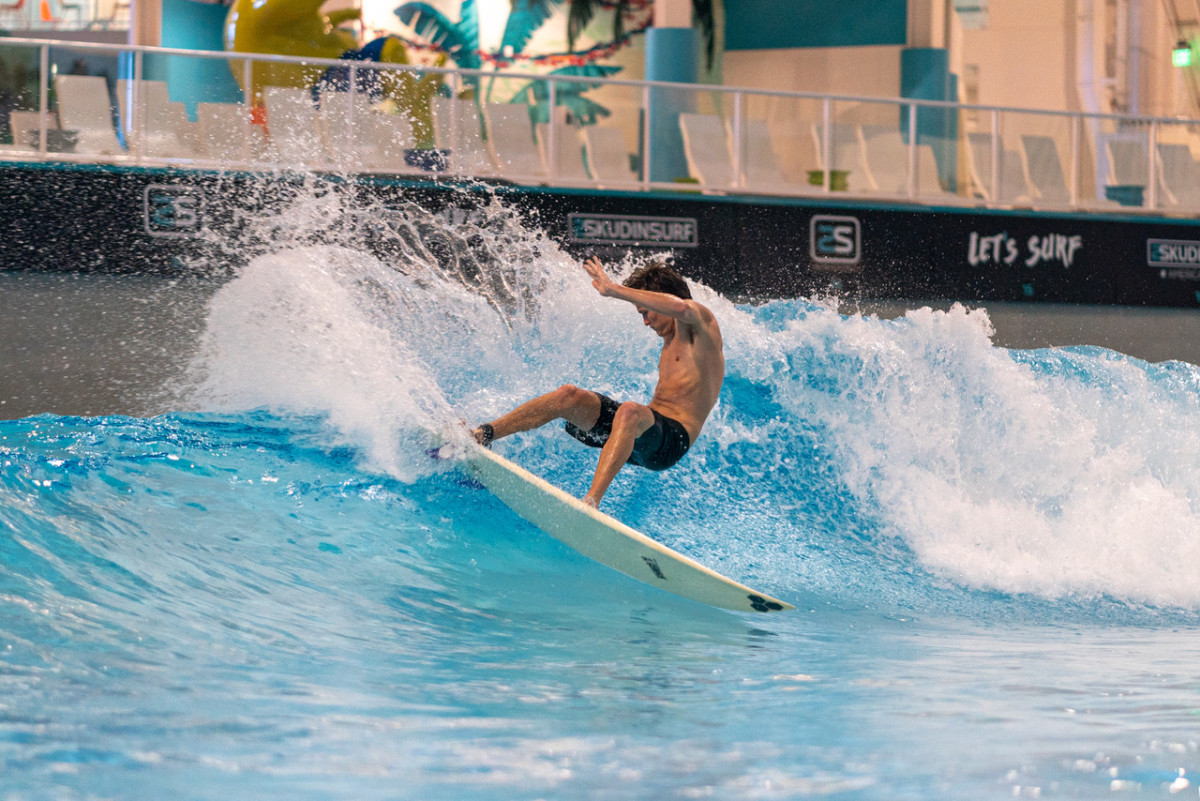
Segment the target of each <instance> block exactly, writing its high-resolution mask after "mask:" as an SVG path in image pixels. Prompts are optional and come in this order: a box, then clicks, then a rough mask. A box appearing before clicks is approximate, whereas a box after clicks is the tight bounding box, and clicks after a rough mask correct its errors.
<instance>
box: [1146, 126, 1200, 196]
mask: <svg viewBox="0 0 1200 801" xmlns="http://www.w3.org/2000/svg"><path fill="white" fill-rule="evenodd" d="M1198 153H1200V123H1196V122H1177V123H1176V122H1172V123H1160V124H1159V126H1158V131H1157V137H1156V139H1155V153H1154V156H1155V172H1156V176H1157V181H1158V183H1157V186H1156V189H1157V194H1156V196H1155V200H1156V202H1157V207H1158V208H1161V209H1164V210H1166V211H1170V212H1178V213H1181V214H1194V213H1196V212H1197V211H1200V164H1198V163H1197V160H1196V154H1198Z"/></svg>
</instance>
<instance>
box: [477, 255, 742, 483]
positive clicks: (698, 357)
mask: <svg viewBox="0 0 1200 801" xmlns="http://www.w3.org/2000/svg"><path fill="white" fill-rule="evenodd" d="M583 268H584V270H586V271H587V273H588V275H589V276H591V278H592V286H593V287H595V288H596V291H597V292H599V293H600V294H601V295H602V296H603V297H606V298H617V299H618V300H623V301H626V302H627V303H632V304H633V305H634V307H635V308H636V309H637V311H638V313H639V314H640V315H642V322H643V324H644V325H646V326H648V327H650V328H651V329H653V331H654V333H655V334H657V335H658V336H659V337H661V338H662V354H661V355H660V356H659V359H658V385H657V386H656V387H655V388H654V397H653V398H651V399H650V403H649V404H647V405H643V404H640V403H636V402H634V401H625V402H624V403H618V402H617V401H615V400H613V399H612V398H610V397H608V396H607V395H601V394H600V393H598V392H592V391H591V390H586V389H581V388H579V387H576V386H573V385H571V384H564V385H563V386H561V387H559V388H558V389H556V390H554V391H553V392H548V393H546V394H545V395H541V396H539V397H536V398H534V399H533V400H530V401H527V402H526V403H523V404H521V405H520V406H518V407H517V408H516V409H513V410H512V411H511V412H509V413H508V414H506V415H503V416H502V417H498V418H497V419H495V420H493V421H492V422H491V423H484V424H482V425H480V426H478V427H477V428H475V430H474V431H473V432H472V434H473V435H474V437H475V440H476V441H477V442H479V443H480V444H481V445H483V446H485V447H486V446H489V445H491V444H492V442H493V441H494V440H497V439H500V438H502V437H507V436H508V435H510V434H516V433H518V432H520V431H529V430H531V429H534V428H538V427H540V426H543V425H545V424H546V423H549V422H550V421H552V420H558V419H562V420H565V421H566V430H567V433H569V434H570V435H571V436H573V437H574V438H575V439H577V440H579V441H580V442H582V443H583V444H585V445H589V446H591V447H594V448H600V449H601V451H600V463H599V464H598V465H597V466H596V474H595V476H594V477H593V479H592V486H591V488H590V489H589V490H588V493H587V495H585V496H584V497H583V501H584V502H585V503H587V504H589V505H591V506H598V505H599V504H600V499H601V498H602V497H604V493H605V491H606V490H607V489H608V485H609V484H610V483H612V480H613V478H614V477H615V476H616V475H617V471H619V470H620V469H621V468H622V467H623V466H624V465H625V464H626V462H628V463H629V464H634V465H638V466H639V467H644V468H647V469H649V470H665V469H666V468H668V467H670V466H671V465H673V464H675V463H676V462H678V461H679V460H680V459H681V458H683V455H684V454H685V453H687V451H688V448H690V447H691V446H692V443H693V442H695V441H696V437H698V436H699V435H700V429H701V428H702V427H703V426H704V421H705V420H706V419H708V414H709V412H711V411H712V408H713V406H714V405H715V404H716V402H717V395H718V394H719V393H720V391H721V383H722V381H724V379H725V356H724V354H723V353H722V351H721V347H722V346H721V329H720V327H719V326H718V325H717V319H716V318H715V317H714V316H713V313H712V312H711V311H709V309H708V308H707V307H705V306H703V305H701V304H700V303H697V302H696V301H694V300H692V292H691V290H690V289H689V288H688V285H687V281H685V280H684V279H683V277H682V276H680V275H679V273H677V272H675V270H673V269H671V268H670V267H668V266H667V265H665V264H663V263H661V262H649V263H647V264H645V265H644V266H642V267H639V268H638V269H636V270H634V272H633V274H632V275H630V276H629V277H628V278H627V279H625V281H624V283H622V284H618V283H616V282H614V281H613V280H612V279H610V278H609V277H608V274H607V273H606V272H605V271H604V265H603V264H601V263H600V260H599V259H597V258H596V257H595V256H593V257H592V258H590V259H588V260H587V261H586V262H584V264H583Z"/></svg>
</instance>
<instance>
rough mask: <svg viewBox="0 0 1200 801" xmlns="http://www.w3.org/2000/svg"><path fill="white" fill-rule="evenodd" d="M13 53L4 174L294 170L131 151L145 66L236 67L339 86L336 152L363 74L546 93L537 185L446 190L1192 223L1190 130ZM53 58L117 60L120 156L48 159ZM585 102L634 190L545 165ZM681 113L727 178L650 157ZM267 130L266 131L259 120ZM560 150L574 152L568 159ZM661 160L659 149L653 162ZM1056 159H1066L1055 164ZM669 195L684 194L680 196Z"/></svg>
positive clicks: (1143, 122) (719, 94)
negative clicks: (77, 164) (816, 198)
mask: <svg viewBox="0 0 1200 801" xmlns="http://www.w3.org/2000/svg"><path fill="white" fill-rule="evenodd" d="M14 52H20V53H23V56H22V57H25V58H28V57H29V56H31V55H32V54H33V53H35V52H36V62H37V65H38V66H37V70H38V76H37V78H38V82H37V93H36V97H37V99H36V109H34V108H24V109H21V110H23V111H36V112H37V113H38V128H37V137H36V147H32V146H26V145H25V144H24V143H23V142H19V141H15V140H16V139H17V137H14V144H13V145H9V146H7V147H6V148H4V149H0V158H8V159H17V160H29V159H31V158H32V159H37V160H62V161H106V162H116V163H131V164H135V165H145V166H154V165H173V166H183V167H188V166H191V167H197V168H214V167H216V168H222V169H264V168H273V169H280V168H289V167H293V166H297V165H294V164H292V163H290V162H289V154H288V153H282V152H279V151H278V150H276V151H274V152H267V153H257V152H253V151H252V146H251V145H250V144H249V142H250V140H249V139H247V140H246V141H247V143H248V144H247V145H246V147H245V148H244V149H243V157H242V158H240V159H229V158H222V159H219V160H218V159H213V158H209V157H207V156H206V155H205V153H204V152H186V153H185V152H182V151H181V152H180V153H178V154H174V155H173V154H170V153H166V154H163V153H150V152H148V149H147V147H146V146H145V145H144V142H145V141H146V140H145V136H144V135H143V134H145V133H146V131H147V125H148V121H147V108H146V104H145V103H143V102H142V99H143V98H142V94H143V93H144V89H143V87H144V86H145V85H146V84H145V83H144V82H143V77H144V73H145V57H146V56H147V55H150V54H153V55H154V56H155V57H156V58H160V59H201V60H219V61H225V62H227V63H229V64H230V67H231V68H234V69H236V68H237V66H236V62H238V61H240V62H242V63H241V65H240V75H241V79H242V86H243V87H244V88H243V90H242V104H243V105H244V106H246V107H253V106H255V105H258V104H259V103H260V102H261V99H260V98H257V97H254V96H252V94H251V87H252V86H253V85H254V78H255V75H256V72H255V71H256V68H258V67H260V66H263V65H280V64H295V65H301V66H304V67H306V68H311V69H312V70H313V71H314V75H315V74H316V73H318V72H323V71H325V70H328V69H329V68H338V69H340V70H345V71H346V75H347V77H348V81H347V85H348V91H349V93H350V100H351V102H349V103H348V104H346V114H345V117H344V119H342V120H339V121H338V123H337V124H339V125H344V126H345V129H344V130H343V131H341V135H342V136H343V137H344V141H348V142H354V141H358V140H357V138H356V137H358V136H359V135H361V134H362V133H363V131H364V130H365V128H364V126H365V125H369V124H371V123H372V120H371V119H361V117H362V115H361V113H360V112H359V111H356V103H355V102H354V100H355V95H356V94H357V93H358V92H359V80H358V79H359V77H360V74H361V73H363V72H365V71H371V72H376V73H378V74H380V75H383V74H387V73H403V72H407V73H414V74H416V75H417V76H420V75H438V76H441V78H442V80H444V82H445V84H446V86H448V87H449V92H450V94H451V95H452V96H457V95H459V94H460V92H461V90H462V89H463V87H464V86H467V85H469V84H474V85H475V86H476V87H479V88H481V87H483V86H484V84H485V83H489V85H492V84H491V83H490V82H500V81H521V82H526V83H529V84H531V85H532V84H539V83H540V84H544V89H545V91H544V97H545V98H546V100H545V103H546V107H545V108H544V109H537V110H538V111H539V113H540V115H541V116H542V117H544V119H545V120H546V121H548V122H549V123H550V124H549V125H548V126H547V127H546V129H545V133H546V141H545V142H544V143H543V144H544V145H545V148H544V150H543V152H544V153H545V154H546V158H545V159H544V168H543V169H542V170H540V171H539V173H538V174H537V175H512V174H509V173H507V172H506V171H505V170H504V168H503V167H504V165H503V164H495V165H494V166H495V169H494V170H485V171H482V172H480V171H477V172H475V173H472V174H464V173H458V174H457V177H462V178H472V177H500V178H512V179H514V180H521V179H524V182H536V183H540V184H546V185H550V186H567V185H575V186H577V185H601V186H605V187H611V188H618V189H629V190H635V191H650V190H687V191H696V190H697V189H699V190H700V191H704V192H710V193H726V194H755V195H780V196H789V195H795V196H806V195H814V194H817V195H834V196H837V197H874V198H887V199H891V200H899V201H905V202H916V203H939V204H945V203H959V204H976V205H987V206H994V207H1011V206H1031V207H1039V208H1049V207H1054V208H1063V209H1108V210H1125V211H1138V210H1153V211H1164V210H1165V211H1174V212H1178V213H1181V214H1186V213H1189V212H1196V213H1200V166H1197V164H1196V162H1195V161H1194V160H1192V161H1190V162H1186V161H1182V160H1181V158H1180V151H1179V150H1178V148H1176V149H1175V150H1174V151H1173V157H1172V159H1171V163H1170V165H1169V166H1165V165H1164V163H1163V160H1162V159H1161V158H1160V153H1161V152H1163V151H1162V147H1163V146H1164V145H1171V146H1179V145H1183V146H1186V147H1187V148H1188V152H1189V153H1200V120H1191V119H1186V120H1181V119H1170V118H1147V117H1133V116H1127V115H1111V114H1082V113H1070V112H1059V111H1049V110H1045V109H1029V108H1011V107H996V106H982V105H969V104H956V103H949V102H941V101H930V100H915V99H907V98H891V99H883V98H879V97H866V96H855V95H835V94H822V93H811V92H786V91H777V90H776V91H769V90H758V89H750V88H744V87H726V86H711V85H702V84H675V83H664V82H653V81H635V80H620V79H602V78H595V77H575V76H561V75H555V76H545V75H531V74H525V73H518V72H491V71H479V70H456V69H449V68H435V67H413V66H408V65H399V64H382V63H376V62H355V61H340V60H332V59H314V58H300V57H291V56H279V55H251V54H245V53H221V52H209V51H194V50H179V49H166V48H151V47H137V46H117V45H111V44H90V43H81V42H65V41H64V42H60V41H47V40H31V39H16V38H13V39H0V58H3V57H5V56H6V54H11V53H14ZM63 53H65V54H76V53H84V54H86V53H99V54H109V55H116V56H118V57H119V58H120V59H122V60H123V64H125V65H126V66H125V67H124V70H123V71H125V72H127V73H128V77H129V78H130V79H131V80H130V81H129V82H128V83H127V84H126V87H127V90H126V94H127V97H126V98H124V100H125V101H126V102H125V103H124V105H123V106H122V104H120V103H115V104H114V103H111V102H110V108H111V107H113V106H116V107H117V108H123V109H125V111H124V112H119V113H118V130H119V131H120V132H121V134H122V135H123V137H124V140H125V142H126V143H127V144H126V148H125V149H124V150H123V151H122V152H121V153H118V154H110V155H107V156H104V157H100V156H96V155H94V154H86V153H68V152H55V151H54V150H53V149H52V148H51V147H50V141H49V139H50V137H49V133H50V128H49V123H48V121H47V117H48V112H54V111H55V110H56V109H55V105H56V104H55V103H54V102H52V98H51V94H52V89H53V85H52V81H51V76H52V73H53V72H54V69H55V68H54V64H55V59H54V55H55V54H63ZM10 72H11V70H10ZM585 88H586V89H587V90H588V91H595V92H596V93H597V94H600V95H603V96H604V97H606V98H608V99H609V100H610V101H613V102H616V101H620V102H623V103H624V108H625V110H626V111H627V112H629V113H628V114H627V115H626V116H629V117H631V119H632V120H633V122H626V123H625V124H624V125H623V126H622V128H623V130H624V131H625V132H626V133H632V134H634V135H635V136H636V138H637V140H638V143H639V144H638V147H637V148H636V149H635V150H633V151H632V152H631V153H629V154H627V155H631V156H633V157H634V159H635V161H636V164H637V170H636V180H626V181H620V180H609V181H603V180H599V179H597V178H596V176H595V174H594V172H593V174H590V175H585V176H583V177H580V176H568V175H563V174H560V170H559V164H558V161H559V160H558V155H557V154H558V153H559V149H558V148H559V147H560V145H562V140H561V137H564V136H572V135H576V130H577V129H575V128H574V127H570V126H565V125H562V124H559V123H558V122H557V120H556V117H557V114H556V110H557V109H558V108H560V103H561V102H563V100H564V92H568V91H570V92H572V93H574V94H576V95H578V96H582V94H583V91H584V90H585ZM530 99H531V105H532V106H534V107H535V109H536V107H537V106H538V105H540V103H538V102H535V97H534V95H533V94H531V95H530ZM110 101H111V98H110ZM30 105H32V102H31V103H30ZM58 105H60V104H58ZM682 111H689V112H707V113H708V114H709V115H710V116H713V117H716V118H718V119H719V120H720V121H721V124H722V125H723V126H724V127H723V130H724V131H725V133H726V134H727V136H726V137H723V138H722V141H721V143H720V144H719V146H717V147H716V148H713V149H710V151H709V152H707V153H704V154H701V155H706V156H711V157H712V158H714V159H715V160H716V161H718V162H721V164H724V163H725V162H722V161H721V159H722V158H723V159H727V169H725V170H724V172H723V173H721V171H720V170H718V172H719V173H721V174H720V177H718V178H711V177H709V176H705V175H704V174H703V170H700V169H699V168H697V169H696V170H695V171H693V167H695V165H696V162H697V161H698V160H699V156H696V157H695V158H693V155H694V154H693V153H692V150H691V143H687V144H684V145H683V147H682V151H679V148H677V147H676V146H675V145H674V144H669V145H664V144H663V141H666V140H662V139H660V140H659V141H658V142H656V134H658V133H659V132H660V131H661V130H663V129H664V128H666V129H667V130H668V131H669V132H670V133H671V134H672V136H668V137H667V139H676V138H678V135H679V130H680V125H681V123H680V121H679V119H680V118H679V115H680V113H681V112H682ZM372 114H374V112H372ZM634 115H636V116H634ZM931 121H932V122H931ZM188 122H189V123H190V120H188ZM267 122H268V125H269V124H270V120H268V121H267ZM110 124H111V121H110ZM459 124H460V123H459V120H458V119H457V115H453V114H452V115H451V117H450V122H449V126H450V130H449V136H450V141H451V142H458V141H459V139H458V138H457V137H458V135H459V134H460V133H461V132H460V131H459V130H457V126H458V125H459ZM939 129H940V130H939ZM752 131H753V132H755V133H756V135H757V136H759V137H760V139H756V140H755V142H754V143H753V144H751V143H749V142H748V141H747V140H748V137H749V136H751V134H752ZM764 131H765V132H766V133H767V140H766V142H767V144H765V145H764V144H763V141H761V136H762V134H763V132H764ZM14 133H17V132H15V131H14ZM21 133H23V132H21ZM531 133H532V131H531ZM981 137H983V138H982V139H981ZM685 139H686V137H685ZM780 139H782V142H781V141H779V140H780ZM1117 141H1119V142H1121V143H1124V144H1132V146H1133V147H1132V151H1131V150H1130V148H1129V147H1125V146H1124V145H1123V146H1122V147H1121V148H1120V149H1119V150H1120V152H1121V153H1122V154H1127V153H1129V152H1133V153H1135V154H1139V153H1140V155H1135V156H1134V157H1133V163H1130V160H1129V158H1127V157H1118V156H1116V155H1114V154H1115V153H1116V152H1117V149H1115V148H1114V147H1113V142H1117ZM1139 143H1140V150H1139V148H1138V145H1139ZM568 144H569V145H572V146H573V143H568ZM710 144H711V143H710ZM697 147H699V145H698V144H697ZM661 148H665V149H662V150H661V152H660V149H661ZM873 148H874V152H873V150H872V149H873ZM889 148H890V149H889ZM200 150H203V148H201V149H200ZM672 151H678V152H672ZM1060 151H1064V152H1065V158H1064V157H1063V155H1062V153H1060ZM722 154H723V155H722ZM451 155H453V154H451ZM873 158H874V159H875V163H874V165H873V164H872V159H873ZM672 159H674V160H675V161H679V160H686V161H687V164H688V173H689V174H688V175H678V174H677V175H671V176H669V177H668V178H663V177H662V173H663V171H664V169H667V168H668V166H669V164H670V162H671V161H672ZM764 163H767V164H770V163H777V164H778V168H777V170H776V171H775V172H776V173H777V175H776V177H777V180H768V179H766V178H763V177H762V174H761V173H762V170H761V169H760V170H759V173H758V175H757V177H756V174H755V173H754V170H753V169H752V168H754V167H756V165H757V166H758V167H760V168H761V167H762V165H763V164H764ZM898 164H902V165H903V166H902V172H899V171H897V165H898ZM931 165H932V167H931ZM304 166H306V167H308V168H310V169H311V168H316V169H330V170H340V171H347V170H349V171H364V172H370V171H383V172H387V171H389V170H388V169H386V168H382V167H379V166H378V165H374V166H372V165H367V164H361V163H356V160H355V158H354V157H351V156H346V155H345V154H338V153H332V152H327V153H326V154H325V161H324V162H323V163H316V164H314V163H312V162H311V161H310V162H308V163H306V164H305V165H304ZM718 166H720V165H718ZM889 171H890V172H889ZM767 172H768V173H769V172H770V170H769V169H768V170H767ZM1122 173H1137V174H1139V175H1141V176H1144V178H1143V179H1142V180H1143V182H1142V184H1141V185H1140V186H1139V185H1137V184H1136V183H1122V177H1121V174H1122ZM881 176H882V177H881ZM678 179H685V180H687V181H688V183H685V184H681V183H680V182H679V180H678ZM697 182H698V184H697ZM931 184H933V185H931Z"/></svg>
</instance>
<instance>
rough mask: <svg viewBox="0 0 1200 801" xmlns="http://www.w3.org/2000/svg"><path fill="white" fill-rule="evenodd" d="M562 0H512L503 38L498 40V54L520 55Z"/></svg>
mask: <svg viewBox="0 0 1200 801" xmlns="http://www.w3.org/2000/svg"><path fill="white" fill-rule="evenodd" d="M562 4H563V0H512V3H511V5H510V10H509V14H508V22H506V23H505V25H504V36H503V37H502V38H501V40H500V52H501V53H506V52H508V50H507V49H508V48H510V47H511V48H512V52H513V53H521V52H524V50H525V45H527V44H529V40H530V39H532V38H533V34H534V33H536V32H537V29H538V28H540V27H542V25H543V24H545V22H546V20H548V19H549V18H550V15H551V14H553V13H554V10H555V9H556V8H558V7H559V6H561V5H562Z"/></svg>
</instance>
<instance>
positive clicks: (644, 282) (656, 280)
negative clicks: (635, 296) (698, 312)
mask: <svg viewBox="0 0 1200 801" xmlns="http://www.w3.org/2000/svg"><path fill="white" fill-rule="evenodd" d="M624 284H625V286H627V287H629V288H630V289H645V290H647V291H648V292H662V293H663V294H665V295H674V296H675V297H677V298H683V299H684V300H691V299H692V290H691V289H689V288H688V285H687V281H685V280H683V276H682V275H680V274H679V273H677V272H675V271H674V270H673V269H671V268H670V267H668V266H667V265H665V264H663V263H662V262H661V261H648V262H646V263H645V264H643V265H642V266H641V267H638V268H637V269H636V270H634V271H633V275H631V276H629V277H628V278H626V279H625V281H624Z"/></svg>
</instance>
